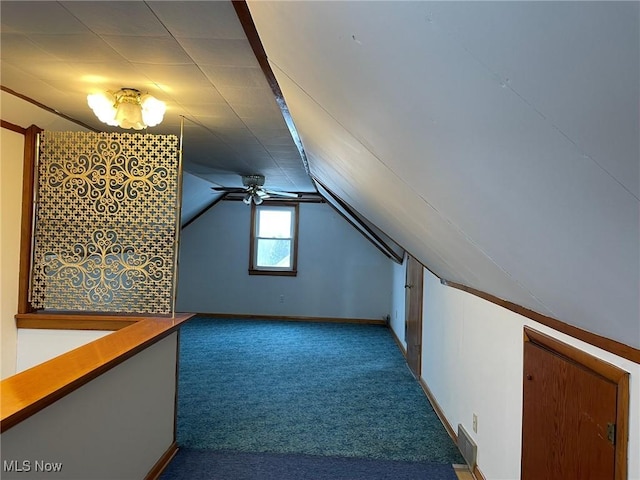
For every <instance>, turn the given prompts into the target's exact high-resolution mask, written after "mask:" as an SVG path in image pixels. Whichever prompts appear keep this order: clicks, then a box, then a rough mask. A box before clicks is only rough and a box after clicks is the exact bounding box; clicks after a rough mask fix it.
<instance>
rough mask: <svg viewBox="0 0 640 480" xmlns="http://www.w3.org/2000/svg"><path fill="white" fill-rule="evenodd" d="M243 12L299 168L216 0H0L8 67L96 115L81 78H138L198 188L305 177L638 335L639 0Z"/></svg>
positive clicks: (466, 277) (433, 256) (571, 311)
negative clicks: (271, 78)
mask: <svg viewBox="0 0 640 480" xmlns="http://www.w3.org/2000/svg"><path fill="white" fill-rule="evenodd" d="M26 5H28V6H26ZM34 5H38V6H37V8H34ZM248 7H249V10H250V13H251V17H252V18H253V22H254V23H255V27H256V29H257V32H258V34H259V37H260V40H261V42H262V45H263V47H264V50H265V52H266V56H267V58H268V61H269V65H270V67H271V70H272V71H273V72H274V74H275V77H276V79H277V82H278V84H279V88H280V89H281V91H282V93H283V95H284V100H285V101H286V104H287V106H288V109H289V111H290V113H291V115H292V118H293V121H294V122H295V126H296V128H297V132H298V133H299V135H300V138H301V140H302V145H303V146H304V151H305V152H306V157H307V158H308V170H307V165H306V164H305V162H304V161H303V159H302V158H301V157H300V152H299V151H298V150H297V147H296V143H295V141H294V140H293V139H292V138H291V136H290V134H289V130H287V125H286V124H285V122H284V121H283V119H282V115H281V111H280V109H279V108H278V104H277V102H276V101H275V100H274V97H273V93H272V91H271V89H270V87H269V84H268V82H267V81H266V79H265V77H264V74H263V72H262V71H261V69H260V67H259V64H258V62H257V60H256V58H255V56H254V55H253V52H252V50H251V47H250V44H249V43H248V41H247V38H246V37H245V36H244V33H243V30H242V26H241V25H240V22H239V21H238V18H237V16H236V14H235V11H234V8H233V6H232V5H231V4H230V3H229V2H191V1H189V2H171V1H166V2H162V1H159V2H95V3H94V2H61V3H54V2H42V3H39V4H36V3H34V2H28V3H27V4H24V3H21V2H15V3H14V2H6V1H2V3H1V4H0V8H1V9H2V10H1V12H0V13H1V17H2V84H3V86H5V87H9V88H10V89H12V90H14V91H16V92H18V93H21V94H23V95H26V96H28V97H31V98H33V99H35V100H37V101H39V102H41V103H43V104H45V105H47V106H50V107H52V108H55V109H57V110H59V111H60V112H63V113H65V114H67V115H69V116H71V117H73V118H76V119H79V120H81V121H83V122H85V123H87V124H88V125H90V126H92V127H94V128H102V126H100V125H99V124H98V123H97V121H96V120H95V119H93V118H92V114H91V112H89V111H88V109H87V108H86V106H85V105H86V103H85V99H84V98H85V96H86V94H87V93H89V91H92V90H94V89H108V88H109V89H113V88H119V87H121V86H132V87H136V88H139V89H146V90H149V91H150V92H151V93H153V94H154V95H156V96H157V97H159V98H161V99H163V100H166V101H167V102H168V105H169V111H168V113H167V120H166V122H165V123H163V124H162V126H161V127H154V131H158V132H163V133H165V132H169V131H171V133H175V131H176V129H177V126H178V122H179V116H180V115H182V116H184V117H185V118H186V119H187V120H186V121H185V125H186V129H185V168H186V169H187V171H188V172H190V174H193V175H194V176H195V177H198V178H197V180H196V181H193V182H190V183H191V184H193V185H201V181H204V182H205V183H204V185H205V190H206V189H207V188H206V186H207V185H208V183H207V182H209V183H210V182H216V183H219V184H231V185H237V184H238V183H239V177H238V176H237V175H238V174H239V173H264V174H265V175H266V176H267V182H270V181H271V182H273V183H272V184H271V185H269V186H270V187H271V188H279V189H285V190H297V191H312V190H313V183H312V182H311V180H310V179H309V175H308V174H309V173H310V174H311V175H313V176H314V177H316V178H317V179H318V180H320V181H321V182H322V184H323V185H325V186H326V187H327V188H328V189H330V190H331V191H333V192H334V193H336V194H337V195H338V196H339V197H341V198H342V199H343V200H345V201H346V203H348V204H349V205H351V206H352V207H354V208H355V210H356V211H358V212H359V213H360V214H361V215H362V216H363V217H365V218H366V219H368V220H369V221H370V222H371V223H372V224H374V225H376V226H377V227H379V228H380V229H381V230H382V231H384V232H385V233H386V234H388V235H389V236H390V237H391V238H393V239H394V240H396V241H397V242H398V243H399V244H401V245H402V246H403V247H404V248H405V249H406V250H408V251H409V252H410V253H412V254H413V255H414V256H415V257H417V258H418V259H419V260H420V261H421V262H422V263H424V264H425V265H426V266H427V267H428V268H430V269H431V270H432V271H433V272H435V273H436V274H437V275H439V276H440V277H441V278H444V279H446V280H449V281H454V282H458V283H462V284H464V285H467V286H470V287H473V288H476V289H479V290H482V291H485V292H487V293H490V294H492V295H495V296H497V297H500V298H504V299H507V300H510V301H512V302H515V303H518V304H520V305H523V306H525V307H528V308H531V309H533V310H535V311H538V312H540V313H543V314H546V315H550V316H553V317H555V318H557V319H559V320H561V321H564V322H566V323H569V324H571V325H575V326H578V327H580V328H583V329H585V330H588V331H590V332H593V333H597V334H600V335H604V336H606V337H609V338H612V339H615V340H618V341H620V342H623V343H626V344H628V345H631V346H633V347H640V314H639V284H640V281H639V272H640V251H639V250H640V246H639V245H640V238H639V230H640V229H639V200H638V198H639V183H640V174H639V169H640V167H639V163H640V151H639V149H640V146H639V145H640V140H639V129H640V123H639V120H638V108H639V105H640V94H639V89H640V73H639V72H640V65H639V58H640V48H639V41H638V39H639V38H640V31H639V24H640V8H639V4H638V3H637V2H619V3H618V2H399V1H382V2H356V1H354V2H348V1H342V2H331V1H318V2H306V1H305V2H303V1H299V2H268V1H249V2H248ZM232 182H235V183H232ZM194 188H196V187H194Z"/></svg>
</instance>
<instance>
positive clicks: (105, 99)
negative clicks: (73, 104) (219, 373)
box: [87, 92, 118, 127]
mask: <svg viewBox="0 0 640 480" xmlns="http://www.w3.org/2000/svg"><path fill="white" fill-rule="evenodd" d="M115 102H116V99H115V97H114V96H113V95H111V94H110V93H107V92H100V93H92V94H90V95H87V103H88V104H89V107H91V110H93V113H95V115H96V117H98V120H100V121H101V122H102V123H106V124H107V125H111V126H113V127H116V126H118V122H116V107H115Z"/></svg>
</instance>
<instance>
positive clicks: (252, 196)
mask: <svg viewBox="0 0 640 480" xmlns="http://www.w3.org/2000/svg"><path fill="white" fill-rule="evenodd" d="M242 201H243V202H244V203H246V204H247V205H251V201H253V203H255V204H256V205H260V204H261V203H262V201H263V200H262V197H261V196H260V195H258V194H257V193H255V192H247V194H246V195H245V196H244V198H243V199H242Z"/></svg>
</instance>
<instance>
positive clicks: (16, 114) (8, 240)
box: [0, 91, 86, 378]
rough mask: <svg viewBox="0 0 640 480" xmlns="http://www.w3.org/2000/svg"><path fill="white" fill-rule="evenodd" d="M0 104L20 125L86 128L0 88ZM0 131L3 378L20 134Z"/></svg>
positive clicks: (8, 356) (7, 371) (11, 340)
mask: <svg viewBox="0 0 640 480" xmlns="http://www.w3.org/2000/svg"><path fill="white" fill-rule="evenodd" d="M0 107H1V111H0V117H1V118H2V120H5V121H7V122H9V123H13V124H14V125H18V126H20V127H22V128H27V127H29V126H31V125H37V126H38V127H40V128H44V129H47V130H61V131H80V130H82V131H84V130H86V129H84V128H81V127H79V126H78V125H77V124H75V123H73V122H70V121H68V120H65V119H64V118H62V117H60V116H58V115H56V114H54V113H51V112H48V111H46V110H43V109H41V108H40V107H37V106H35V105H33V104H31V103H29V102H25V101H24V100H22V99H20V98H18V97H15V96H13V95H11V94H9V93H7V92H5V91H0ZM0 135H1V136H0V212H1V214H0V218H1V223H0V228H1V230H0V232H1V233H0V272H1V273H0V275H1V277H0V278H1V289H0V320H1V322H2V329H1V342H2V348H1V350H2V357H1V361H2V368H1V378H6V377H8V376H10V375H13V374H14V373H15V370H16V336H17V330H16V325H15V320H14V316H15V314H16V313H17V307H18V271H19V268H18V262H19V257H20V221H21V206H22V167H23V162H24V159H23V152H24V136H23V135H21V134H19V133H16V132H13V131H11V130H7V129H5V128H2V129H0Z"/></svg>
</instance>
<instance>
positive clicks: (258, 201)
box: [253, 193, 262, 205]
mask: <svg viewBox="0 0 640 480" xmlns="http://www.w3.org/2000/svg"><path fill="white" fill-rule="evenodd" d="M253 203H255V204H256V205H260V204H261V203H262V198H261V197H260V195H258V194H257V193H256V194H254V195H253Z"/></svg>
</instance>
